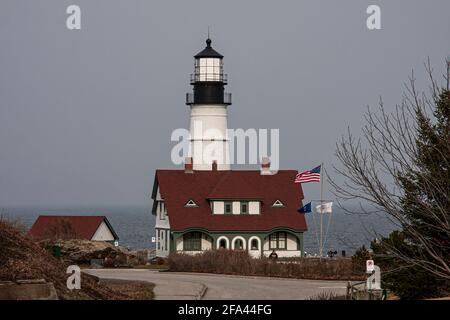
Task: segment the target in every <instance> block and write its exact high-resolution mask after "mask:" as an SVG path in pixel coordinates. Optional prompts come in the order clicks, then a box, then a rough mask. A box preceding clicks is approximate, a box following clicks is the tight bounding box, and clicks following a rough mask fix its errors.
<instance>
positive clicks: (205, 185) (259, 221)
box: [152, 165, 306, 257]
mask: <svg viewBox="0 0 450 320" xmlns="http://www.w3.org/2000/svg"><path fill="white" fill-rule="evenodd" d="M296 174H297V171H293V170H292V171H291V170H282V171H278V173H277V174H274V175H264V174H261V172H260V171H257V170H255V171H231V170H229V171H214V170H211V171H192V170H190V169H189V165H187V168H186V170H157V171H156V176H155V184H154V187H153V195H152V198H153V200H154V202H153V214H154V215H156V225H155V228H156V237H157V243H156V246H157V247H156V254H157V256H160V257H165V256H167V255H168V254H169V252H171V251H177V252H187V253H196V252H201V251H204V250H210V249H218V248H225V249H239V250H248V252H249V253H250V254H251V255H252V256H254V257H261V256H262V255H265V256H268V255H269V254H270V253H271V252H272V251H273V250H275V251H276V253H277V254H278V256H279V257H292V256H301V255H302V252H303V232H305V231H306V222H305V217H304V215H302V214H299V213H298V212H297V209H298V206H299V204H300V203H301V199H303V194H302V192H301V189H300V185H298V184H294V183H293V181H294V179H295V175H296ZM300 206H301V204H300Z"/></svg>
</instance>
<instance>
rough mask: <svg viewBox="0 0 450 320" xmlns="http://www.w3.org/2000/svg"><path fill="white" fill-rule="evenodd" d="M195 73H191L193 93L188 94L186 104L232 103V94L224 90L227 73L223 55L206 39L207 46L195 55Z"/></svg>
mask: <svg viewBox="0 0 450 320" xmlns="http://www.w3.org/2000/svg"><path fill="white" fill-rule="evenodd" d="M194 59H195V62H194V73H193V74H191V85H193V86H194V88H193V93H188V94H186V104H187V105H193V104H222V105H230V104H231V94H230V93H225V92H224V85H226V84H227V75H226V74H224V73H223V56H222V55H221V54H220V53H218V52H217V51H216V50H214V49H213V48H212V46H211V39H209V38H208V39H207V40H206V47H205V49H203V50H202V51H201V52H199V53H198V54H196V55H195V56H194Z"/></svg>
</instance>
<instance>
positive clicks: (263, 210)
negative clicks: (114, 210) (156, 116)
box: [152, 39, 306, 257]
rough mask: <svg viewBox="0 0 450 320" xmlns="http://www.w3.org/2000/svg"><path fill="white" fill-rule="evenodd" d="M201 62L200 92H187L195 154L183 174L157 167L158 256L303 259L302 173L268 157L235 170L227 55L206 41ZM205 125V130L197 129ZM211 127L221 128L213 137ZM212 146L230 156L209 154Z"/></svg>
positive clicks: (196, 84) (196, 80) (194, 78)
mask: <svg viewBox="0 0 450 320" xmlns="http://www.w3.org/2000/svg"><path fill="white" fill-rule="evenodd" d="M206 45H207V46H206V48H205V49H204V50H202V51H201V52H200V53H198V54H197V55H196V56H195V57H194V58H195V72H194V74H193V75H191V84H192V85H193V93H188V94H187V95H186V104H187V105H188V106H189V108H190V111H191V115H190V123H191V125H190V135H191V137H193V138H191V139H190V145H189V146H190V148H189V150H190V152H189V157H187V158H186V163H185V168H184V170H156V174H155V180H154V185H153V192H152V199H153V210H152V213H153V214H154V215H155V216H156V225H155V229H156V255H157V256H159V257H165V256H167V255H168V254H169V252H175V251H176V252H186V253H198V252H202V251H205V250H214V249H219V248H224V249H235V250H248V252H249V253H250V254H251V255H252V256H254V257H261V256H263V255H264V256H268V255H269V254H270V253H271V252H272V251H273V250H275V251H276V253H277V254H278V256H279V257H292V256H301V255H302V254H303V252H304V251H303V232H305V231H306V222H305V217H304V215H303V214H299V213H298V212H297V208H299V207H301V206H302V200H303V192H302V189H301V185H299V184H294V180H295V176H296V174H297V171H294V170H280V171H278V172H277V173H274V172H272V171H271V170H270V163H269V160H268V158H265V159H264V160H263V161H262V167H261V169H260V170H253V171H240V170H239V171H236V170H231V166H230V163H227V162H226V161H223V160H224V159H229V157H228V155H229V154H230V152H229V151H230V145H229V140H227V138H224V137H227V134H226V132H227V110H228V107H229V106H230V105H231V94H230V93H225V92H224V86H225V85H226V84H227V76H226V75H225V74H223V56H222V55H221V54H219V53H218V52H217V51H215V50H214V49H213V48H212V47H211V40H210V39H208V40H206ZM198 124H200V125H198ZM209 129H214V130H213V132H214V135H217V136H212V135H211V131H209V132H207V130H209ZM212 143H214V146H215V148H216V150H219V151H220V152H218V154H222V155H224V157H217V158H216V159H208V160H205V158H204V157H203V156H202V155H203V154H202V150H206V149H207V148H208V147H209V146H210V145H211V144H212Z"/></svg>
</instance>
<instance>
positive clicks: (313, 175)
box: [294, 165, 321, 183]
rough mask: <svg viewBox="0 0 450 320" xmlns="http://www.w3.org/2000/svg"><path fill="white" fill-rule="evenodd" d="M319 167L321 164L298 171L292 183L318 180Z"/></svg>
mask: <svg viewBox="0 0 450 320" xmlns="http://www.w3.org/2000/svg"><path fill="white" fill-rule="evenodd" d="M320 169H321V165H320V166H318V167H315V168H314V169H312V170H307V171H303V172H300V173H298V174H297V176H296V177H295V181H294V183H308V182H320Z"/></svg>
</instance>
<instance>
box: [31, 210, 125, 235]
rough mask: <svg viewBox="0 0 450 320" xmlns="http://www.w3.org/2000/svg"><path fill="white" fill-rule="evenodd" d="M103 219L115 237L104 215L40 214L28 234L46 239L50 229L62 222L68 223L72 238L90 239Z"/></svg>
mask: <svg viewBox="0 0 450 320" xmlns="http://www.w3.org/2000/svg"><path fill="white" fill-rule="evenodd" d="M103 221H105V223H106V225H107V226H108V227H109V229H110V230H111V233H112V234H113V235H114V237H115V238H116V239H118V236H117V234H116V233H115V232H114V230H113V229H112V227H111V225H110V224H109V222H108V219H106V217H105V216H46V215H41V216H39V217H38V218H37V220H36V221H35V222H34V224H33V226H32V227H31V229H30V231H29V232H28V234H29V235H30V236H32V237H33V238H35V239H47V238H49V237H51V236H52V235H51V233H52V230H54V228H58V227H59V226H61V224H62V223H65V222H67V223H69V224H70V228H71V232H73V233H74V234H73V235H72V238H74V239H88V240H91V239H92V237H93V236H94V234H95V232H96V231H97V229H98V227H99V226H100V224H101V223H102V222H103Z"/></svg>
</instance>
